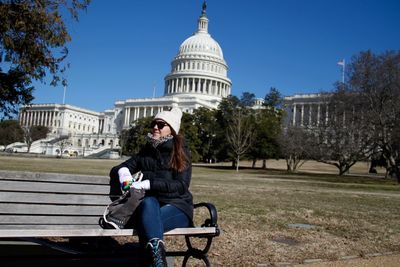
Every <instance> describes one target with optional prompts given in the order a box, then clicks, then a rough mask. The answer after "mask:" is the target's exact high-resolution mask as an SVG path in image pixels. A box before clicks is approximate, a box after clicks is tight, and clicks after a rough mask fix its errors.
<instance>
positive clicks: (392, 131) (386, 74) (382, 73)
mask: <svg viewBox="0 0 400 267" xmlns="http://www.w3.org/2000/svg"><path fill="white" fill-rule="evenodd" d="M348 76H349V87H350V90H351V91H352V92H354V93H356V94H358V95H359V98H360V99H361V100H362V101H363V105H362V109H361V110H360V112H362V113H363V115H364V122H365V123H366V125H367V127H368V133H369V134H370V136H371V137H372V143H371V144H370V145H371V146H372V147H374V146H375V147H376V149H375V150H377V151H379V153H381V154H382V156H383V157H384V158H385V159H386V161H387V165H388V168H389V172H391V173H392V174H394V175H395V176H396V177H397V180H398V182H399V183H400V145H399V144H400V134H399V131H400V126H399V125H400V104H399V103H400V51H396V52H394V51H387V52H384V53H382V54H380V55H375V54H373V53H372V52H371V51H366V52H361V53H360V54H359V55H357V56H354V57H353V59H352V63H351V64H350V66H349V67H348Z"/></svg>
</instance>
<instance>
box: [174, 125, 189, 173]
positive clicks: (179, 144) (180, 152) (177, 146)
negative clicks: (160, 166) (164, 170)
mask: <svg viewBox="0 0 400 267" xmlns="http://www.w3.org/2000/svg"><path fill="white" fill-rule="evenodd" d="M172 135H173V136H174V139H173V144H174V145H173V148H172V155H171V162H170V166H171V168H172V169H174V170H176V171H178V172H183V171H184V170H185V169H186V168H187V167H188V165H189V155H187V154H186V153H185V149H184V142H185V141H184V139H183V136H182V135H180V134H176V133H175V131H173V130H172Z"/></svg>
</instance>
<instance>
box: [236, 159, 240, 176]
mask: <svg viewBox="0 0 400 267" xmlns="http://www.w3.org/2000/svg"><path fill="white" fill-rule="evenodd" d="M239 161H240V157H239V156H237V159H236V172H239Z"/></svg>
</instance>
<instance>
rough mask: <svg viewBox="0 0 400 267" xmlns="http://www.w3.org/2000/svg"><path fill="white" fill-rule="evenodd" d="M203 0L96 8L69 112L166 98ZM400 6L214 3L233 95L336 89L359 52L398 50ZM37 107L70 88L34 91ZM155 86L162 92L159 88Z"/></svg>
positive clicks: (74, 71)
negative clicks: (174, 64) (172, 71)
mask: <svg viewBox="0 0 400 267" xmlns="http://www.w3.org/2000/svg"><path fill="white" fill-rule="evenodd" d="M202 3H203V1H202V0H168V1H167V0H117V1H99V0H98V1H96V0H93V1H92V3H91V4H90V6H89V8H88V10H87V12H82V13H81V15H80V19H79V22H72V21H69V22H68V25H69V31H70V34H71V36H72V42H71V43H69V45H68V48H69V56H68V58H67V59H66V61H68V62H69V63H70V68H69V70H68V72H67V79H68V83H69V85H68V88H67V91H66V98H65V102H66V103H67V104H71V105H75V106H79V107H83V108H87V109H91V110H94V111H104V110H105V109H108V108H113V107H114V102H115V101H117V100H125V99H128V98H144V97H152V96H153V94H154V93H155V96H162V94H163V90H164V77H165V75H167V74H168V73H169V71H170V63H171V61H172V59H173V58H174V56H175V55H176V54H177V52H178V49H179V46H180V44H181V43H182V42H183V41H184V40H185V39H186V38H188V37H189V36H191V35H192V34H193V33H194V32H195V31H196V29H197V19H198V17H199V15H200V13H201V6H202ZM399 14H400V1H397V0H358V1H357V0H247V1H240V0H208V1H207V17H208V19H209V33H210V34H211V36H212V37H213V38H214V39H215V40H216V41H217V42H218V43H219V44H220V46H221V47H222V50H223V53H224V58H225V61H226V62H227V64H228V66H229V69H228V77H229V78H230V79H231V80H232V94H233V95H236V96H238V97H240V96H241V95H242V93H243V92H251V93H254V94H255V95H256V97H261V98H263V97H264V96H265V95H266V94H267V93H268V92H269V89H270V88H271V87H275V88H277V89H278V90H279V91H280V92H281V93H282V94H283V95H284V96H287V95H293V94H301V93H317V92H320V91H322V90H323V91H327V90H330V89H332V87H333V84H334V83H335V82H336V81H338V80H340V79H341V67H340V66H339V65H337V62H338V61H339V60H341V59H343V58H344V59H345V60H346V62H349V61H350V60H351V57H352V56H353V55H355V54H358V53H359V52H360V51H365V50H368V49H371V50H372V51H373V52H374V53H382V52H384V51H386V50H398V49H400V16H399ZM35 88H36V90H35V92H34V96H35V100H34V101H33V103H62V100H63V87H62V86H61V85H60V86H58V87H51V86H48V85H44V84H41V83H35ZM154 88H155V90H154Z"/></svg>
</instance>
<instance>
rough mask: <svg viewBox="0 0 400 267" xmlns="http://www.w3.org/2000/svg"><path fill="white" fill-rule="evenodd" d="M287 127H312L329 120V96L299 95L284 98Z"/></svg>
mask: <svg viewBox="0 0 400 267" xmlns="http://www.w3.org/2000/svg"><path fill="white" fill-rule="evenodd" d="M284 110H285V113H286V117H285V121H284V125H286V126H303V127H307V126H312V125H317V124H318V123H319V122H320V121H321V120H327V119H328V115H329V114H328V109H327V95H325V94H298V95H293V96H287V97H285V98H284Z"/></svg>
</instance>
